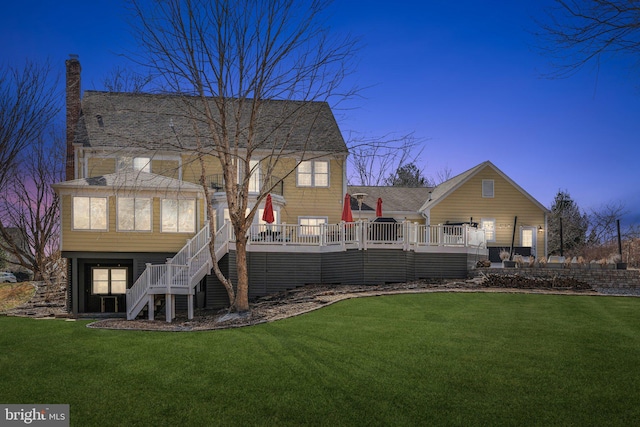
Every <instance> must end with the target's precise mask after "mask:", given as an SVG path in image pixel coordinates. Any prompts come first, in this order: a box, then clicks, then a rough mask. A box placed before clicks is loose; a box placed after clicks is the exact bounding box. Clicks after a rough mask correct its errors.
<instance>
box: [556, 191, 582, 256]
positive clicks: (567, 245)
mask: <svg viewBox="0 0 640 427" xmlns="http://www.w3.org/2000/svg"><path fill="white" fill-rule="evenodd" d="M560 219H562V243H563V244H562V246H563V251H562V252H563V254H564V255H565V256H567V255H568V254H574V253H576V252H578V251H580V250H581V249H582V248H583V247H584V245H585V243H586V240H587V229H588V228H589V219H588V217H587V215H586V214H585V213H583V212H581V211H580V208H579V207H578V204H577V203H576V202H575V201H574V200H573V199H572V198H571V195H570V194H569V192H568V191H566V190H565V191H562V190H558V193H557V194H556V196H555V198H554V200H553V204H552V205H551V213H550V214H549V220H548V227H549V233H548V236H549V242H548V250H549V254H551V255H560V252H561V248H560Z"/></svg>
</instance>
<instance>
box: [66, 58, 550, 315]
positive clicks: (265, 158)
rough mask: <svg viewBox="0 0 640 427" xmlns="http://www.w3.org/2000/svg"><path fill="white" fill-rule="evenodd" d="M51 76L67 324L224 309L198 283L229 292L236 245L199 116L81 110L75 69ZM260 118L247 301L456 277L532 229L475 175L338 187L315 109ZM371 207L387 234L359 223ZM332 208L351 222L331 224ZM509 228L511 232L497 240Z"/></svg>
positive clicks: (323, 123)
mask: <svg viewBox="0 0 640 427" xmlns="http://www.w3.org/2000/svg"><path fill="white" fill-rule="evenodd" d="M66 65H67V126H68V129H67V136H68V139H67V166H68V167H67V178H66V181H65V182H61V183H58V184H56V185H54V189H55V190H56V192H57V193H58V194H59V196H60V204H61V218H62V224H61V246H62V256H63V257H64V258H65V259H67V261H68V263H67V265H68V272H67V277H68V291H69V298H68V301H69V302H70V305H69V310H70V311H71V312H72V313H74V314H77V315H80V314H83V313H103V312H104V313H113V312H115V313H125V312H126V315H127V317H128V318H130V319H131V318H135V317H136V316H138V315H140V313H143V312H144V311H145V310H146V312H147V316H148V317H149V318H150V319H152V318H154V315H155V314H156V312H157V311H158V310H157V307H159V306H162V305H163V306H164V313H165V314H164V315H165V318H166V320H168V321H170V320H171V319H172V318H173V317H174V316H175V310H176V307H177V309H179V310H183V309H186V310H187V313H188V316H192V315H193V310H194V308H196V307H205V308H218V307H223V306H226V305H227V304H228V299H227V295H226V291H225V289H224V287H223V286H222V284H221V283H220V282H219V281H218V279H217V277H216V276H215V274H211V269H212V266H213V262H217V263H218V266H219V268H220V270H221V271H222V273H223V274H224V275H225V276H226V277H228V278H230V279H231V281H232V282H236V279H237V275H236V274H237V273H236V252H235V248H236V247H235V242H236V239H235V236H234V235H233V229H232V228H231V227H230V226H229V222H228V220H229V211H228V206H227V198H226V193H225V186H224V179H223V176H222V172H223V171H222V168H221V166H220V164H219V161H218V159H216V158H215V156H213V155H210V154H209V153H208V152H206V151H205V150H206V144H204V145H203V144H201V142H202V138H203V135H207V130H206V129H203V128H202V126H204V125H206V123H205V122H204V121H201V120H199V117H200V116H198V115H197V114H193V111H194V110H196V109H197V107H198V104H197V103H196V102H195V101H194V99H193V98H190V97H188V96H178V95H161V94H131V93H112V92H97V91H86V92H84V95H83V96H82V99H81V96H80V95H81V92H80V65H79V61H78V59H77V58H73V57H72V58H71V59H69V60H67V62H66ZM207 102H210V103H213V102H216V100H215V99H208V100H207ZM226 102H230V103H232V102H235V101H234V100H226ZM200 105H202V104H200ZM259 114H260V121H259V126H258V127H257V129H254V130H253V131H255V132H254V134H253V135H254V138H256V140H257V141H262V144H258V147H257V148H256V149H255V151H254V152H253V155H252V160H251V163H250V164H249V165H247V166H242V163H241V162H240V163H239V166H238V168H239V172H241V170H242V169H241V168H243V167H250V168H251V174H250V177H251V179H250V183H249V194H248V198H249V208H253V207H257V215H255V218H254V223H253V225H252V226H251V228H250V230H249V232H248V243H247V252H248V253H247V264H248V265H247V267H248V274H249V283H250V285H249V297H250V298H253V297H257V296H260V295H266V294H270V293H274V292H278V291H282V290H286V289H291V288H293V287H296V286H300V285H304V284H307V283H340V284H367V283H384V282H399V281H408V280H414V279H420V278H462V277H466V276H467V275H468V271H469V269H470V268H473V267H474V266H475V263H476V262H477V260H478V259H480V258H486V257H487V256H488V250H487V247H486V242H485V233H487V234H488V236H489V240H490V241H491V244H492V245H494V246H495V247H496V248H498V247H500V246H509V245H510V243H511V242H510V240H509V236H511V235H512V234H513V233H511V231H512V230H515V229H517V230H520V229H522V230H525V229H527V230H528V229H532V230H533V228H532V227H538V226H540V227H542V226H543V225H544V224H545V215H546V211H545V209H544V207H542V206H541V205H540V204H539V203H537V202H535V200H534V199H533V198H532V197H530V196H529V195H528V194H527V193H526V192H524V190H522V189H521V188H520V187H518V186H517V185H516V184H515V183H514V182H513V181H512V180H510V179H509V178H508V177H507V176H506V175H504V174H503V173H502V172H500V171H499V170H498V169H497V168H496V167H495V166H494V165H492V164H491V163H489V162H485V163H483V164H481V165H478V166H477V167H476V168H473V169H471V170H469V171H467V172H465V173H463V174H461V175H458V176H457V177H454V178H452V179H451V180H449V181H447V182H445V183H443V184H441V185H439V186H437V187H434V188H400V187H367V188H364V187H349V188H348V187H347V180H346V175H347V174H346V164H347V156H348V150H347V147H346V144H345V142H344V139H343V137H342V135H341V133H340V129H339V128H338V125H337V123H336V121H335V118H334V116H333V114H332V112H331V109H330V108H329V106H328V104H326V103H324V102H307V103H301V102H296V101H278V100H265V101H263V102H262V106H261V109H260V112H259ZM283 117H284V118H285V119H284V120H283V119H282V118H283ZM274 123H278V126H275V125H274ZM237 124H238V126H239V129H243V123H242V120H240V122H239V123H237ZM241 132H242V130H241ZM209 135H210V133H209ZM243 149H244V148H243V147H242V146H241V147H239V152H242V150H243ZM198 153H204V154H203V155H201V156H199V155H198ZM274 153H275V154H274ZM276 154H277V155H276ZM274 159H275V160H277V161H274ZM200 160H202V162H203V163H204V165H205V167H204V171H203V169H202V167H201V166H202V164H201V161H200ZM266 171H269V173H265V172H266ZM203 184H204V185H203ZM205 190H206V191H205ZM267 192H268V193H270V194H271V196H272V198H271V199H272V202H273V210H274V219H275V221H274V223H273V224H266V223H264V222H263V221H262V220H261V218H262V213H263V209H264V208H265V206H264V205H263V204H262V203H263V202H261V204H260V205H257V206H256V203H258V200H259V196H260V195H264V194H265V193H267ZM207 193H208V194H209V196H208V197H210V200H211V201H212V208H213V209H212V211H211V212H208V211H207V209H206V205H207V203H206V201H207V199H206V197H207ZM349 193H351V194H353V195H354V196H355V197H349V196H347V194H349ZM358 193H360V196H359V197H358ZM363 193H366V194H367V195H366V196H362V194H363ZM378 197H380V198H381V199H382V200H383V206H384V207H383V209H384V215H385V216H389V217H392V218H394V219H395V220H396V221H395V222H389V223H385V222H374V219H375V207H376V201H377V198H378ZM345 204H346V205H345ZM345 207H352V208H353V211H354V212H353V218H354V220H355V222H349V223H347V222H343V221H341V219H342V214H343V210H344V209H345ZM356 207H357V211H356ZM210 216H211V217H212V218H213V221H212V222H213V229H210V221H209V217H210ZM516 216H517V217H518V219H517V221H516V222H515V228H513V227H511V228H509V227H508V226H504V227H503V225H504V224H508V223H511V224H513V222H510V221H511V220H513V219H514V218H515V217H516ZM360 220H362V221H360ZM366 220H371V221H366ZM476 224H480V225H481V226H482V227H484V229H483V228H482V227H480V228H478V227H474V226H472V225H476ZM545 228H546V227H545ZM510 230H511V231H510ZM536 233H538V231H537V228H536ZM211 236H215V239H214V244H215V247H214V251H213V252H214V253H213V257H212V254H211V252H210V251H209V242H210V241H211V238H212V237H211ZM527 239H528V240H527ZM507 241H508V243H509V245H508V244H507ZM544 241H545V239H544V237H543V235H542V234H535V235H533V236H531V234H530V233H528V232H526V231H524V232H522V233H521V235H520V238H519V240H517V244H514V245H515V246H517V245H520V246H523V247H525V246H527V245H529V246H528V247H534V248H535V247H536V244H537V250H536V249H534V252H537V253H544V251H543V250H542V249H541V246H542V245H543V244H544ZM213 258H215V259H213Z"/></svg>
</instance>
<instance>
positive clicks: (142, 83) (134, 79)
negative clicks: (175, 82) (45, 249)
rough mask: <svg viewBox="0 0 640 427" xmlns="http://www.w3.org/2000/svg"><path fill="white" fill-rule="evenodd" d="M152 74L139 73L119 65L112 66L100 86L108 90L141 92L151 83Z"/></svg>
mask: <svg viewBox="0 0 640 427" xmlns="http://www.w3.org/2000/svg"><path fill="white" fill-rule="evenodd" d="M152 81H153V76H151V75H149V74H147V75H144V74H139V73H136V72H134V71H132V70H130V69H128V68H123V67H120V66H117V67H114V68H112V69H111V70H110V71H109V72H108V73H107V75H106V76H105V78H104V80H103V81H102V86H103V87H104V89H105V90H106V91H108V92H129V93H143V92H145V91H146V90H147V89H148V88H149V87H150V85H151V82H152Z"/></svg>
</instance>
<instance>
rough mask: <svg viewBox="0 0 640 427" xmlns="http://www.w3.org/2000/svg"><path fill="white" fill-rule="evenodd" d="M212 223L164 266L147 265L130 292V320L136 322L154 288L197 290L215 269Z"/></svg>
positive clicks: (207, 224)
mask: <svg viewBox="0 0 640 427" xmlns="http://www.w3.org/2000/svg"><path fill="white" fill-rule="evenodd" d="M209 239H210V233H209V223H208V222H207V223H206V224H205V226H204V227H203V228H202V229H201V230H200V231H199V232H198V233H197V234H196V235H195V236H193V237H192V238H191V239H189V240H188V241H187V243H186V244H185V245H184V246H183V247H182V249H180V251H179V252H178V253H177V254H176V255H175V256H174V257H173V258H169V259H168V260H167V262H166V263H164V264H147V266H146V268H145V270H144V271H143V272H142V274H141V275H140V277H138V280H136V282H135V283H134V284H133V286H132V287H131V288H130V289H127V318H129V319H133V318H135V317H136V316H137V314H138V313H139V312H140V310H141V309H142V305H144V301H143V300H144V299H145V297H146V296H148V295H149V292H150V290H151V289H152V288H156V289H158V288H161V289H166V290H167V292H168V293H172V292H171V291H170V289H176V288H184V289H190V288H193V287H194V286H195V285H196V284H197V283H198V282H199V281H200V279H201V278H202V277H204V276H205V275H206V274H207V271H208V270H210V269H211V257H210V253H209Z"/></svg>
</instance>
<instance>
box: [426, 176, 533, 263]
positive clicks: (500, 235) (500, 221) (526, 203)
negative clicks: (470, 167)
mask: <svg viewBox="0 0 640 427" xmlns="http://www.w3.org/2000/svg"><path fill="white" fill-rule="evenodd" d="M483 179H492V180H494V197H493V198H483V197H482V180H483ZM516 216H517V217H518V221H517V223H516V228H515V232H516V233H515V246H521V242H520V227H522V226H532V227H535V228H536V229H537V228H538V226H543V227H544V224H545V222H544V211H542V210H541V209H540V208H539V207H538V206H537V205H536V204H535V203H533V202H532V201H531V200H530V199H529V198H527V197H526V196H525V195H524V194H522V193H521V192H520V191H518V189H517V188H516V187H514V186H513V185H511V183H509V182H508V181H507V180H505V179H504V178H502V176H500V175H499V174H498V173H497V172H496V171H495V170H493V169H492V168H490V167H487V168H485V169H483V170H482V171H480V172H479V173H478V174H476V175H475V176H474V177H473V178H471V179H470V180H469V181H467V182H465V183H464V184H463V185H462V186H460V187H459V188H458V189H457V190H456V191H454V192H453V193H452V194H450V195H449V196H448V197H446V198H445V199H444V200H442V201H441V202H440V203H438V204H437V205H436V206H435V207H434V208H433V209H431V213H430V222H431V225H437V224H444V223H446V222H447V221H449V222H466V221H469V220H470V219H471V218H473V221H474V222H478V223H479V222H480V219H482V218H493V219H495V221H496V241H495V242H489V243H488V245H489V246H498V247H509V246H510V245H511V238H512V233H513V230H514V228H513V225H514V224H513V223H514V217H516ZM536 233H537V257H540V256H544V246H545V242H544V233H540V232H537V231H536Z"/></svg>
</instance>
